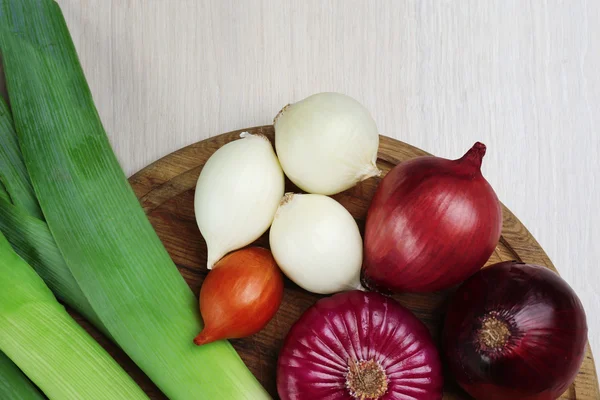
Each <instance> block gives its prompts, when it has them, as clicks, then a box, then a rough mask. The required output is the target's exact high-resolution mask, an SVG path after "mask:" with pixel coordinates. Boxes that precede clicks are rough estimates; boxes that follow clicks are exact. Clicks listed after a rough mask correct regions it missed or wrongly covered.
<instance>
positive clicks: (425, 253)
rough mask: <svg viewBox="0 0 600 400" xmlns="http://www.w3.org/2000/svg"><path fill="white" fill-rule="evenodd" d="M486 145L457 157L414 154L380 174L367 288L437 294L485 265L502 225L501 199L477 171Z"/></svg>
mask: <svg viewBox="0 0 600 400" xmlns="http://www.w3.org/2000/svg"><path fill="white" fill-rule="evenodd" d="M485 150H486V149H485V145H483V144H482V143H475V145H474V146H473V147H472V148H471V149H470V150H469V151H468V152H467V153H466V154H465V155H464V156H463V157H462V158H460V159H458V160H454V161H451V160H446V159H444V158H438V157H419V158H415V159H412V160H409V161H406V162H403V163H401V164H398V165H397V166H396V167H394V168H393V169H392V170H391V171H390V172H389V173H388V174H387V175H386V177H385V178H384V179H383V181H382V182H381V184H380V185H379V188H378V189H377V193H376V194H375V197H374V198H373V202H372V203H371V206H370V208H369V212H368V216H367V223H366V231H365V254H364V256H365V260H364V266H363V280H364V283H365V285H366V286H368V287H370V288H372V289H378V290H383V291H409V292H429V291H435V290H440V289H444V288H447V287H449V286H452V285H455V284H457V283H459V282H461V281H463V280H465V279H466V278H468V277H469V276H470V275H472V274H473V273H475V272H476V271H477V270H479V269H480V268H481V267H482V266H483V265H484V264H485V262H486V261H487V260H488V258H489V257H490V255H491V254H492V252H493V251H494V248H495V246H496V244H497V243H498V239H499V238H500V230H501V228H502V209H501V207H500V203H499V201H498V198H497V197H496V193H494V190H493V189H492V187H491V186H490V185H489V183H488V182H487V181H486V180H485V178H484V177H483V176H482V175H481V171H480V168H481V161H482V159H483V156H484V155H485Z"/></svg>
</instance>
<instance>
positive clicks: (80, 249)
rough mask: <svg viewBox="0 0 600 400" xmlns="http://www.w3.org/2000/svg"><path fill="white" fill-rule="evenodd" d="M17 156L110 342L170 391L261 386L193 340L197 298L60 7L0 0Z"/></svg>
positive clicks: (228, 395) (238, 395) (237, 395)
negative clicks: (112, 138) (126, 170)
mask: <svg viewBox="0 0 600 400" xmlns="http://www.w3.org/2000/svg"><path fill="white" fill-rule="evenodd" d="M0 26H1V27H3V28H0V44H1V47H2V53H3V59H4V67H5V73H6V78H7V86H8V93H9V97H10V100H11V104H12V107H13V116H14V120H15V124H16V127H17V132H18V136H19V144H20V147H21V150H22V153H23V158H24V160H25V163H26V165H27V169H28V171H29V175H30V178H31V181H32V183H33V186H34V188H35V192H36V194H37V198H38V200H39V203H40V205H41V208H42V210H43V211H44V216H45V217H46V220H47V223H48V226H49V228H50V231H51V232H52V235H53V237H54V239H55V241H56V244H57V245H58V248H59V249H60V252H61V253H62V255H63V256H64V259H65V261H66V263H67V266H68V268H69V270H70V271H71V273H72V275H73V277H74V278H75V280H76V282H77V284H78V286H79V287H80V288H81V290H82V292H83V293H84V294H85V297H86V298H87V299H88V301H89V303H90V304H91V306H92V308H93V310H94V312H95V313H96V315H97V316H98V317H99V319H100V320H101V322H102V324H103V325H104V326H105V327H106V329H107V330H108V332H109V333H110V335H111V336H112V337H113V339H114V340H115V341H116V342H117V343H118V344H119V346H120V347H121V348H122V349H123V350H125V352H126V353H127V354H128V355H129V356H130V357H131V358H132V359H133V360H134V361H135V362H136V363H137V364H138V366H139V367H140V368H141V369H142V370H143V371H144V372H145V373H146V374H147V375H148V376H149V377H150V378H151V379H152V380H153V381H154V382H155V383H156V384H157V386H158V387H159V388H160V389H161V390H162V391H163V392H164V393H165V394H166V395H167V396H169V397H170V398H172V399H198V398H206V399H228V400H236V399H252V400H260V399H265V398H268V397H269V396H268V394H267V393H266V392H265V391H264V389H263V388H262V387H261V386H260V384H259V383H258V381H257V380H256V379H255V378H254V376H253V375H252V374H251V373H250V371H249V370H248V369H247V368H246V367H245V366H244V364H243V362H242V360H241V359H240V358H239V356H238V354H237V353H236V352H235V350H234V349H233V347H231V345H230V344H229V343H227V342H226V341H221V342H217V343H212V344H209V345H204V346H201V347H196V346H194V345H193V343H192V339H193V338H194V336H195V335H196V333H197V332H198V331H199V330H200V329H201V321H200V317H199V312H198V307H197V300H196V298H195V296H194V295H193V293H192V292H191V291H190V289H189V287H188V286H187V284H186V283H185V281H184V280H183V278H182V277H181V275H180V274H179V272H178V271H177V268H176V267H175V265H174V264H173V262H172V260H171V259H170V257H169V255H168V253H167V252H166V251H165V249H164V247H163V246H162V243H161V242H160V240H159V238H158V237H157V235H156V233H155V232H154V230H153V228H152V226H151V225H150V223H149V222H148V219H147V218H146V216H145V214H144V212H143V210H142V209H141V207H140V206H139V203H138V201H137V199H136V197H135V195H134V193H133V191H132V190H131V187H130V186H129V184H128V182H127V179H126V177H125V175H124V174H123V172H122V170H121V168H120V166H119V164H118V162H117V160H116V157H115V156H114V153H113V152H112V149H111V147H110V144H109V142H108V139H107V137H106V134H105V132H104V129H103V127H102V124H101V122H100V119H99V117H98V114H97V112H96V109H95V106H94V104H93V100H92V97H91V94H90V91H89V88H88V86H87V82H86V80H85V77H84V75H83V71H82V70H81V67H80V65H79V61H78V58H77V54H76V52H75V48H74V46H73V43H72V41H71V38H70V35H69V32H68V29H67V27H66V24H65V21H64V18H63V16H62V13H61V11H60V8H59V7H58V5H57V4H56V3H55V2H53V1H51V0H0Z"/></svg>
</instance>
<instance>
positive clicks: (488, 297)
mask: <svg viewBox="0 0 600 400" xmlns="http://www.w3.org/2000/svg"><path fill="white" fill-rule="evenodd" d="M586 342H587V323H586V318H585V313H584V311H583V307H582V305H581V302H580V301H579V299H578V298H577V295H576V294H575V292H573V290H572V289H571V287H570V286H569V285H568V284H567V283H566V282H565V281H564V280H562V278H560V277H559V276H558V275H557V274H556V273H554V272H552V271H550V270H549V269H547V268H544V267H539V266H537V265H529V264H523V263H517V262H503V263H499V264H495V265H492V266H490V267H488V268H484V269H483V270H481V271H480V272H478V273H476V274H475V275H473V277H471V278H470V279H469V280H468V281H467V282H465V283H464V284H463V285H462V286H461V287H460V288H459V289H458V291H457V292H456V294H455V295H454V298H453V299H452V301H451V304H450V308H449V311H448V315H447V317H446V322H445V327H444V350H445V353H446V357H447V360H448V363H449V366H450V369H451V370H452V372H453V373H454V375H455V377H456V380H457V381H458V383H459V384H460V385H461V386H462V387H463V388H464V389H465V390H466V391H467V392H469V393H470V394H471V395H472V396H473V397H475V398H476V399H480V400H482V399H485V400H509V399H510V400H522V399H527V400H553V399H556V398H558V397H559V396H560V394H561V393H563V392H564V391H565V390H566V389H567V388H568V386H569V385H570V384H571V383H572V382H573V380H574V379H575V375H576V374H577V371H578V370H579V367H580V366H581V363H582V361H583V356H584V353H585V346H586Z"/></svg>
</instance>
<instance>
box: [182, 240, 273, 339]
mask: <svg viewBox="0 0 600 400" xmlns="http://www.w3.org/2000/svg"><path fill="white" fill-rule="evenodd" d="M282 298H283V274H282V273H281V271H280V270H279V267H278V266H277V264H276V263H275V259H274V258H273V255H272V254H271V252H270V251H269V250H267V249H264V248H262V247H246V248H244V249H241V250H237V251H234V252H233V253H229V254H228V255H226V256H225V257H223V258H222V259H221V260H220V261H219V262H218V263H216V264H215V267H214V268H213V269H212V270H211V271H210V272H209V273H208V275H207V276H206V278H205V279H204V282H203V283H202V288H201V289H200V313H201V314H202V319H203V321H204V328H203V329H202V331H201V332H200V334H199V335H198V336H196V338H195V339H194V343H195V344H197V345H199V346H200V345H204V344H207V343H211V342H214V341H216V340H221V339H238V338H243V337H246V336H250V335H253V334H255V333H257V332H259V331H260V330H261V329H263V328H264V327H265V326H266V325H267V323H268V322H269V321H270V320H271V319H272V318H273V316H274V315H275V313H276V312H277V310H278V309H279V306H280V305H281V300H282Z"/></svg>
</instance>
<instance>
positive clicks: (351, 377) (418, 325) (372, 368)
mask: <svg viewBox="0 0 600 400" xmlns="http://www.w3.org/2000/svg"><path fill="white" fill-rule="evenodd" d="M442 386H443V378H442V370H441V364H440V361H439V357H438V352H437V349H436V348H435V345H434V344H433V341H432V339H431V336H430V334H429V331H428V330H427V328H426V327H425V325H423V323H422V322H421V321H419V320H418V319H417V318H416V317H415V316H414V315H413V314H412V313H411V312H410V311H408V310H407V309H406V308H404V307H402V306H401V305H400V304H398V303H397V302H395V301H394V300H393V299H391V298H387V297H384V296H382V295H380V294H377V293H365V292H361V291H358V290H354V291H350V292H345V293H339V294H336V295H334V296H332V297H327V298H324V299H321V300H319V301H318V302H317V303H316V304H315V305H313V306H312V307H311V308H310V309H309V310H308V311H307V312H306V313H304V315H302V317H301V318H300V319H299V320H298V321H297V322H296V323H295V324H294V326H293V327H292V329H291V330H290V332H289V333H288V335H287V337H286V339H285V342H284V345H283V349H282V350H281V353H280V355H279V361H278V364H277V391H278V393H279V396H280V397H281V399H282V400H304V399H315V400H316V399H327V400H337V399H340V400H342V399H344V400H351V399H382V400H395V399H398V400H400V399H419V400H434V399H441V398H442Z"/></svg>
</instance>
